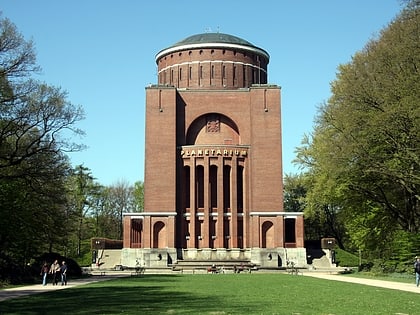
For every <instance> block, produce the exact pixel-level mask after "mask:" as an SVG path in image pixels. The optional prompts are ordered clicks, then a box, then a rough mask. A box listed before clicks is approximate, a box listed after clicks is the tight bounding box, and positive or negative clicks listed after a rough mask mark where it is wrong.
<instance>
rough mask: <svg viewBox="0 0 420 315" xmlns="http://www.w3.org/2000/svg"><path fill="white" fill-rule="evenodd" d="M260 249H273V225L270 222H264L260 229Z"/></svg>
mask: <svg viewBox="0 0 420 315" xmlns="http://www.w3.org/2000/svg"><path fill="white" fill-rule="evenodd" d="M261 230H262V231H261V232H262V233H261V236H262V238H261V241H262V244H261V247H262V248H273V247H274V224H273V222H271V221H266V222H264V223H263V224H262V227H261Z"/></svg>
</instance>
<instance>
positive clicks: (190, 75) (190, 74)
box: [189, 67, 192, 80]
mask: <svg viewBox="0 0 420 315" xmlns="http://www.w3.org/2000/svg"><path fill="white" fill-rule="evenodd" d="M189 71H190V73H189V77H190V80H191V79H192V67H190V70H189Z"/></svg>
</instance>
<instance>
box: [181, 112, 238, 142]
mask: <svg viewBox="0 0 420 315" xmlns="http://www.w3.org/2000/svg"><path fill="white" fill-rule="evenodd" d="M240 142H241V140H240V134H239V129H238V126H237V125H236V123H235V122H234V121H233V120H232V119H230V118H229V117H227V116H225V115H223V114H220V113H207V114H205V115H202V116H200V117H198V118H197V119H195V120H194V121H193V122H192V123H191V125H190V126H189V127H188V130H187V136H186V145H197V144H219V145H220V144H221V145H223V144H227V145H238V144H240Z"/></svg>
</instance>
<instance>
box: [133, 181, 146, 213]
mask: <svg viewBox="0 0 420 315" xmlns="http://www.w3.org/2000/svg"><path fill="white" fill-rule="evenodd" d="M133 199H134V207H133V211H135V212H142V211H143V210H144V183H143V182H142V181H138V182H135V183H134V189H133Z"/></svg>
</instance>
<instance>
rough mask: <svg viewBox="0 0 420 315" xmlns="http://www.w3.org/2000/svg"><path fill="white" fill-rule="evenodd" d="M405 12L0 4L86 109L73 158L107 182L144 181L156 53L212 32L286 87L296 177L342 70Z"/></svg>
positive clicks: (265, 5) (299, 6) (394, 6)
mask: <svg viewBox="0 0 420 315" xmlns="http://www.w3.org/2000/svg"><path fill="white" fill-rule="evenodd" d="M400 10H401V2H400V1H399V0H385V1H384V0H353V1H344V0H342V1H340V0H318V1H316V0H300V1H299V0H268V1H255V0H254V1H250V0H241V1H234V0H232V1H226V0H213V1H204V0H201V1H198V0H188V1H183V0H180V1H164V0H162V1H156V2H154V1H135V0H130V1H129V0H120V1H116V0H115V1H110V0H67V1H56V0H42V1H41V0H40V1H25V0H0V11H2V16H3V17H7V18H9V19H10V20H11V21H12V22H13V23H14V24H15V25H16V26H17V28H18V30H19V31H20V32H21V33H22V35H23V36H24V37H25V39H32V40H33V41H34V43H35V48H36V52H37V60H38V64H39V65H40V66H41V67H42V70H43V71H42V74H41V76H40V77H39V78H40V79H41V80H42V81H45V82H46V83H48V84H50V85H53V86H59V87H62V88H63V89H64V90H66V91H67V92H68V100H69V101H70V102H72V103H73V104H77V105H82V106H83V107H84V109H85V113H86V119H85V120H84V121H82V122H81V123H79V124H78V127H80V128H82V129H83V130H84V131H85V132H86V136H85V137H83V138H81V139H75V140H76V141H77V142H79V143H84V144H85V145H86V146H87V147H88V148H87V149H86V150H84V151H83V152H78V153H72V154H70V158H71V161H72V164H73V165H78V164H83V165H84V166H86V167H88V168H90V169H91V171H92V175H93V176H94V177H95V178H96V179H97V181H98V182H99V183H101V184H103V185H112V184H116V183H118V182H121V181H124V182H128V183H130V184H133V183H134V182H136V181H139V180H143V179H144V177H143V175H144V113H145V87H146V86H147V85H148V84H150V83H157V76H156V74H157V71H156V70H157V67H156V63H155V59H154V58H155V55H156V53H158V52H159V51H160V50H161V49H163V48H166V47H168V46H170V45H172V44H174V43H176V42H178V41H180V40H182V39H184V38H186V37H188V36H190V35H194V34H198V33H205V32H208V31H213V32H221V33H228V34H231V35H235V36H238V37H241V38H243V39H245V40H248V41H249V42H251V43H253V44H254V45H256V46H259V47H261V48H263V49H264V50H266V51H267V52H268V53H269V54H270V63H269V65H268V75H269V80H268V81H269V83H273V84H277V85H279V86H281V87H282V129H283V164H284V173H285V174H291V173H298V172H299V169H297V168H296V166H294V165H293V163H292V160H293V159H294V158H295V148H296V147H297V146H299V145H300V143H301V140H302V138H303V135H304V134H305V133H306V134H308V133H310V132H311V131H312V127H313V120H314V117H315V114H316V110H317V107H318V106H319V105H320V104H321V103H322V102H324V101H326V100H327V99H328V98H329V96H330V83H331V81H332V80H334V79H335V77H336V73H337V66H338V65H339V64H343V63H347V62H349V61H350V60H351V57H352V55H354V53H356V52H357V51H359V50H361V49H363V47H364V45H365V44H366V43H367V42H368V40H369V39H371V38H374V37H375V36H378V34H379V32H380V30H381V29H382V28H384V27H385V26H386V25H387V24H388V23H389V22H390V21H391V20H392V19H393V18H394V17H395V16H396V15H397V14H398V13H399V11H400Z"/></svg>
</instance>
